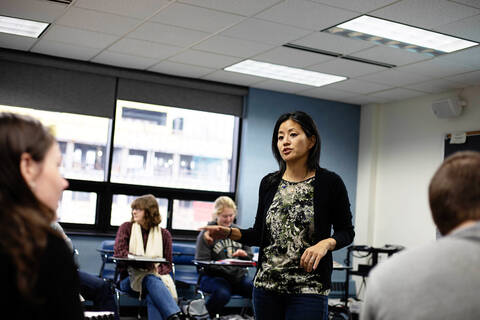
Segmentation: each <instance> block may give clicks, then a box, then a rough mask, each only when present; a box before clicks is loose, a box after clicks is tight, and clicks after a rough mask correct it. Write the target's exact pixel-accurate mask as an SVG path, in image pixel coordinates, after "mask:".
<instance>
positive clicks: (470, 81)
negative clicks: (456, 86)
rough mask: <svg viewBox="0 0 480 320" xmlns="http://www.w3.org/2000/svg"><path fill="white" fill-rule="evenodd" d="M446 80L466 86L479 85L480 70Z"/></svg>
mask: <svg viewBox="0 0 480 320" xmlns="http://www.w3.org/2000/svg"><path fill="white" fill-rule="evenodd" d="M447 79H448V80H451V81H455V82H461V83H464V84H467V85H478V84H480V70H479V71H474V72H468V73H464V74H460V75H458V76H455V77H448V78H447Z"/></svg>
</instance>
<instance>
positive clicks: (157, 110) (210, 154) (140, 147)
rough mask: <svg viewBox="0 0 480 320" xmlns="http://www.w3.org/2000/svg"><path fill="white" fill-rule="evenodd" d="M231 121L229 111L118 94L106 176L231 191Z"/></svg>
mask: <svg viewBox="0 0 480 320" xmlns="http://www.w3.org/2000/svg"><path fill="white" fill-rule="evenodd" d="M125 110H127V111H125ZM132 115H135V116H132ZM140 115H141V116H140ZM235 123H236V121H235V117H234V116H230V115H223V114H216V113H210V112H203V111H195V110H187V109H181V108H173V107H167V106H158V105H151V104H145V103H138V102H131V101H124V100H118V103H117V112H116V118H115V132H114V135H115V140H114V147H115V152H114V153H113V163H114V165H113V168H112V182H119V183H131V184H140V185H148V186H159V187H167V188H182V189H195V190H205V191H217V192H233V189H232V187H231V186H232V185H234V184H233V183H232V182H233V181H232V180H233V179H234V178H235V174H234V172H232V171H233V170H232V157H233V145H234V143H233V141H234V137H235V130H238V129H237V128H236V125H235Z"/></svg>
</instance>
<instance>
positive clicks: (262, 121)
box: [237, 89, 360, 227]
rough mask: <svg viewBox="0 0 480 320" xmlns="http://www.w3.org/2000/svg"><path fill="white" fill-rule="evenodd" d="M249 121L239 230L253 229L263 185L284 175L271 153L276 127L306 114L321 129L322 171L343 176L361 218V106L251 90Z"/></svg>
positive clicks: (242, 161)
mask: <svg viewBox="0 0 480 320" xmlns="http://www.w3.org/2000/svg"><path fill="white" fill-rule="evenodd" d="M246 109H247V110H246V112H245V116H244V118H243V124H242V127H243V128H242V133H241V139H242V140H241V149H240V161H239V173H238V196H237V202H238V217H237V220H238V224H239V225H240V226H241V227H249V226H251V225H253V222H254V220H255V215H256V210H257V201H258V187H259V184H260V180H261V179H262V178H263V176H265V175H266V174H267V173H269V172H273V171H276V170H278V164H277V162H276V161H275V158H274V157H273V154H272V151H271V143H272V142H271V141H272V140H271V139H272V133H273V127H274V125H275V122H276V121H277V119H278V117H279V116H280V115H281V114H283V113H286V112H291V111H296V110H301V111H304V112H306V113H308V114H309V115H310V116H311V117H312V118H313V119H314V120H315V123H316V124H317V127H318V131H319V133H320V137H321V140H322V151H321V155H320V166H322V167H325V168H327V169H329V170H331V171H334V172H336V173H337V174H339V175H340V176H341V177H342V179H343V181H344V183H345V185H346V187H347V190H348V195H349V197H350V203H351V204H352V212H355V208H354V204H355V195H356V185H357V161H358V141H359V129H360V106H358V105H352V104H346V103H341V102H335V101H328V100H321V99H314V98H308V97H303V96H297V95H292V94H285V93H279V92H273V91H267V90H260V89H250V91H249V94H248V97H247V103H246Z"/></svg>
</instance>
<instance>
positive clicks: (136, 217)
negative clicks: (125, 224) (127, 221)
mask: <svg viewBox="0 0 480 320" xmlns="http://www.w3.org/2000/svg"><path fill="white" fill-rule="evenodd" d="M132 215H133V221H135V222H136V223H138V224H143V222H144V221H145V210H143V209H133V210H132Z"/></svg>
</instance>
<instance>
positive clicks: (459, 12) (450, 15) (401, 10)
mask: <svg viewBox="0 0 480 320" xmlns="http://www.w3.org/2000/svg"><path fill="white" fill-rule="evenodd" d="M479 13H480V10H478V9H474V8H469V7H466V6H464V5H460V4H457V3H454V2H450V1H446V0H422V1H418V0H403V1H398V2H397V3H395V4H392V5H390V6H387V7H385V8H382V9H379V10H376V11H373V12H370V14H371V15H373V16H375V17H379V18H385V19H388V20H393V21H396V22H402V23H405V24H408V25H411V26H415V27H421V28H434V27H437V26H439V25H443V24H446V23H451V22H453V21H457V20H460V19H463V18H466V17H471V16H474V15H476V14H479Z"/></svg>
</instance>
